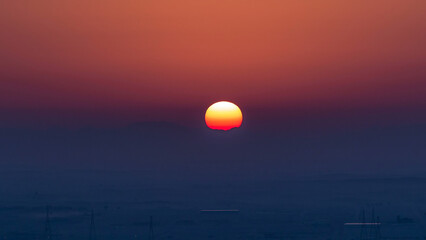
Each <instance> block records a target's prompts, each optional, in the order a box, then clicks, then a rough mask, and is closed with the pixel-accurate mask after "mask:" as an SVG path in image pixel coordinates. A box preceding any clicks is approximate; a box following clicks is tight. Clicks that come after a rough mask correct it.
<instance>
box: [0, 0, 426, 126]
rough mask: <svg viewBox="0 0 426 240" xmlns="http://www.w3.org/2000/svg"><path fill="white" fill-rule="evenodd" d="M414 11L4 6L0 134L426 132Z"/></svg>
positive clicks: (410, 6)
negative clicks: (324, 128)
mask: <svg viewBox="0 0 426 240" xmlns="http://www.w3.org/2000/svg"><path fill="white" fill-rule="evenodd" d="M425 12H426V2H425V1H423V0H418V1H417V0H410V1H401V0H383V1H379V0H373V1H352V0H350V1H340V0H335V1H334V0H333V1H332V0H324V1H298V0H294V1H292V0H288V1H282V0H268V1H259V0H233V1H213V0H203V1H199V0H180V1H165V0H164V1H163V0H155V1H154V0H144V1H140V0H138V1H136V0H135V1H131V0H127V1H112V0H102V1H101V0H99V1H97V0H90V1H74V0H62V1H53V0H39V1H7V0H0V29H1V31H0V52H1V54H0V124H1V126H6V127H9V126H36V127H37V126H56V125H63V126H86V125H92V126H101V125H112V126H114V125H126V124H132V123H135V122H144V121H166V122H173V123H178V124H183V125H186V126H201V125H202V124H204V123H203V117H204V111H205V110H206V109H207V107H208V106H209V105H210V104H212V103H213V102H215V101H220V100H229V101H232V102H235V103H236V104H238V105H239V106H240V107H241V109H242V111H243V113H244V114H245V122H246V124H247V125H248V126H250V124H251V126H255V127H263V126H266V125H273V126H276V125H280V123H281V124H283V122H284V124H286V123H289V122H300V121H302V122H313V123H315V122H316V123H318V125H319V126H321V125H322V124H332V125H334V124H342V123H347V122H351V123H353V124H358V125H359V124H363V123H365V122H368V123H374V124H387V123H389V122H397V123H398V124H399V123H413V122H414V123H424V122H425V121H426V113H425V109H426V94H424V93H425V92H426V80H425V79H426V68H425V64H426V47H425V42H426V31H425V29H426V15H425V14H424V13H425Z"/></svg>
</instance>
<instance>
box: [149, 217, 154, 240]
mask: <svg viewBox="0 0 426 240" xmlns="http://www.w3.org/2000/svg"><path fill="white" fill-rule="evenodd" d="M148 239H149V240H154V226H153V222H152V216H150V217H149V235H148Z"/></svg>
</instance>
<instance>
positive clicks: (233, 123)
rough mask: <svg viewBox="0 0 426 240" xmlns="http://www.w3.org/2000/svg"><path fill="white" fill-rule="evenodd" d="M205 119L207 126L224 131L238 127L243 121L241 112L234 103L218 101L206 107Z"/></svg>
mask: <svg viewBox="0 0 426 240" xmlns="http://www.w3.org/2000/svg"><path fill="white" fill-rule="evenodd" d="M205 119H206V124H207V126H208V127H209V128H211V129H215V130H225V131H226V130H230V129H232V128H238V127H240V126H241V123H242V122H243V114H242V112H241V110H240V108H239V107H238V106H237V105H235V104H234V103H231V102H228V101H220V102H217V103H214V104H212V105H211V106H210V107H209V108H208V109H207V111H206V116H205Z"/></svg>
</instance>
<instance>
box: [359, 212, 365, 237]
mask: <svg viewBox="0 0 426 240" xmlns="http://www.w3.org/2000/svg"><path fill="white" fill-rule="evenodd" d="M360 220H361V221H360V222H361V231H360V236H359V239H361V240H364V234H365V233H364V227H365V225H364V224H365V209H362V211H361V219H360Z"/></svg>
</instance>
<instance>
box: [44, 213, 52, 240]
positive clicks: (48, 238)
mask: <svg viewBox="0 0 426 240" xmlns="http://www.w3.org/2000/svg"><path fill="white" fill-rule="evenodd" d="M44 239H45V240H52V228H51V226H50V218H49V206H46V222H45V224H44Z"/></svg>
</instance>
